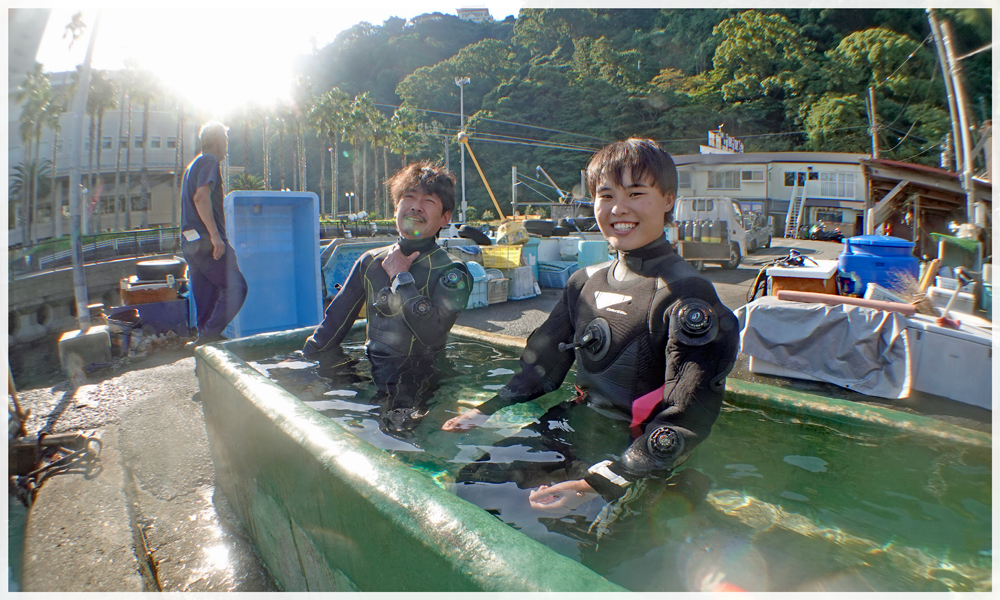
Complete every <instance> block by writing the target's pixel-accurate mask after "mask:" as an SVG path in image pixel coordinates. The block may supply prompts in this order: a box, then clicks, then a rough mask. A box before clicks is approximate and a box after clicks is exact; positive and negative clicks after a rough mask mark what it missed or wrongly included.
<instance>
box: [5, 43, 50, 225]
mask: <svg viewBox="0 0 1000 600" xmlns="http://www.w3.org/2000/svg"><path fill="white" fill-rule="evenodd" d="M14 98H15V100H17V101H19V102H23V104H22V105H21V118H20V127H19V132H20V134H21V140H22V141H23V142H24V150H25V152H24V157H25V161H24V162H26V163H29V164H30V163H34V164H35V165H37V164H39V151H40V145H41V137H42V123H43V117H44V114H45V110H46V107H47V106H48V105H49V103H50V102H51V100H52V86H51V83H50V82H49V77H48V75H47V74H46V73H45V71H44V70H43V68H42V64H41V63H38V62H36V63H35V67H34V68H33V69H32V70H31V71H30V72H28V74H27V75H26V76H25V78H24V81H23V82H21V86H20V87H19V88H18V90H17V92H16V93H15V95H14ZM32 149H34V152H32ZM22 194H23V196H22V197H21V206H22V207H23V209H24V213H25V215H24V227H25V229H24V238H23V240H24V242H28V241H29V239H30V241H31V242H32V243H34V242H35V232H34V228H33V227H32V225H33V223H34V220H35V211H36V209H37V205H38V186H37V185H34V184H32V185H28V186H26V187H24V188H22Z"/></svg>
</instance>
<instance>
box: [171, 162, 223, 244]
mask: <svg viewBox="0 0 1000 600" xmlns="http://www.w3.org/2000/svg"><path fill="white" fill-rule="evenodd" d="M203 185H210V186H211V187H212V193H211V198H212V217H214V218H215V228H216V229H218V230H219V235H220V236H222V239H223V240H226V239H227V238H226V217H225V214H224V213H223V211H222V200H223V196H222V169H221V168H220V166H219V159H218V158H216V157H215V155H213V154H199V155H198V156H196V157H195V159H194V160H193V161H191V164H190V165H188V168H187V170H186V171H184V181H183V183H181V229H182V230H187V229H195V230H197V231H198V234H199V235H200V236H202V237H203V238H205V239H206V240H207V239H208V238H209V235H208V228H207V227H205V224H204V223H202V221H201V217H200V216H199V215H198V210H197V209H196V208H195V205H194V193H195V192H196V191H197V190H198V188H200V187H201V186H203Z"/></svg>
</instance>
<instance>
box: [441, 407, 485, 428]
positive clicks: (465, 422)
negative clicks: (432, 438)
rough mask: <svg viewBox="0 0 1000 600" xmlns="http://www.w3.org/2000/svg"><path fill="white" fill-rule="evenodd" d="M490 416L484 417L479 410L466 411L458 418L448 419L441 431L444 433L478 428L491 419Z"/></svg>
mask: <svg viewBox="0 0 1000 600" xmlns="http://www.w3.org/2000/svg"><path fill="white" fill-rule="evenodd" d="M489 418H490V417H489V415H484V414H483V413H481V412H479V409H476V408H473V409H472V410H469V411H466V412H464V413H462V414H460V415H458V416H457V417H453V418H451V419H448V421H446V422H445V424H444V425H442V426H441V429H443V430H444V431H467V430H469V429H472V428H473V427H478V426H480V425H482V424H483V423H485V422H486V419H489Z"/></svg>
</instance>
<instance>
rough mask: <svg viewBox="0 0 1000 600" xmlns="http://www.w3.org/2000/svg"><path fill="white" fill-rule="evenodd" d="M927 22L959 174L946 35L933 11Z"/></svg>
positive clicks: (957, 127) (957, 144)
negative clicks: (949, 119)
mask: <svg viewBox="0 0 1000 600" xmlns="http://www.w3.org/2000/svg"><path fill="white" fill-rule="evenodd" d="M927 21H928V22H929V23H930V25H931V35H933V36H934V47H935V48H936V49H937V54H938V62H939V63H940V64H941V75H942V77H941V78H942V79H943V80H944V91H945V95H946V96H947V97H948V115H949V116H950V117H951V134H952V135H951V139H952V142H953V146H952V147H953V149H954V151H955V171H956V172H958V169H959V168H960V165H962V164H963V158H962V149H961V147H960V146H959V140H960V139H961V134H960V132H959V126H958V108H957V107H956V106H955V90H954V88H953V87H952V81H951V70H950V69H949V68H948V56H947V54H946V53H945V49H944V34H943V33H942V32H941V26H940V25H939V24H938V20H937V16H935V14H934V10H933V9H930V8H929V9H927Z"/></svg>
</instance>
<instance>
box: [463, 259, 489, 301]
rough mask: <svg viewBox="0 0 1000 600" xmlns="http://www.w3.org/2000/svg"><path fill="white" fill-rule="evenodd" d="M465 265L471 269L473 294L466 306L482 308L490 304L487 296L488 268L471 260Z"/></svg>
mask: <svg viewBox="0 0 1000 600" xmlns="http://www.w3.org/2000/svg"><path fill="white" fill-rule="evenodd" d="M465 267H466V268H467V269H469V275H472V282H473V283H472V294H471V295H470V296H469V303H468V304H466V305H465V308H467V309H468V308H482V307H484V306H489V304H490V303H489V299H488V297H487V289H486V285H487V280H486V269H484V268H483V266H482V265H481V264H479V263H477V262H472V261H469V262H467V263H465Z"/></svg>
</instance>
